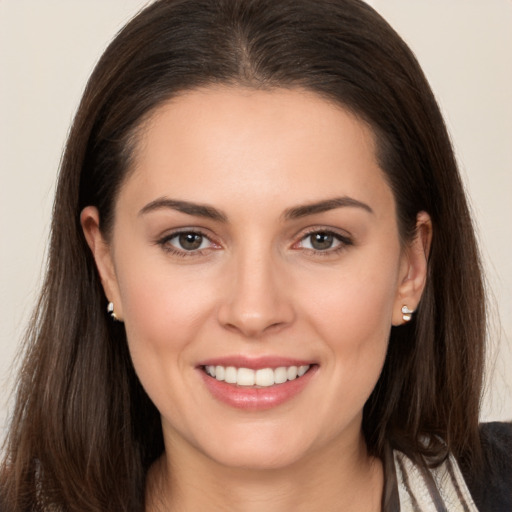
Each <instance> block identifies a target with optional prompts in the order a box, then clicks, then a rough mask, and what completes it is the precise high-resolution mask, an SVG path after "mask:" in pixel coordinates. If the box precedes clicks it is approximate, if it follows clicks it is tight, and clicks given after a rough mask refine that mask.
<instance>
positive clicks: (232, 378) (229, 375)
mask: <svg viewBox="0 0 512 512" xmlns="http://www.w3.org/2000/svg"><path fill="white" fill-rule="evenodd" d="M236 377H237V371H236V368H235V367H234V366H228V367H227V368H226V374H225V375H224V380H225V381H226V382H227V383H228V384H236ZM219 380H220V379H219Z"/></svg>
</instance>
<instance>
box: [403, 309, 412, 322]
mask: <svg viewBox="0 0 512 512" xmlns="http://www.w3.org/2000/svg"><path fill="white" fill-rule="evenodd" d="M413 313H414V311H413V310H412V309H409V308H408V307H407V306H402V318H403V320H404V322H409V321H410V320H411V318H412V314H413Z"/></svg>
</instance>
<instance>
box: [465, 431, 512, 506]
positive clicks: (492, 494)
mask: <svg viewBox="0 0 512 512" xmlns="http://www.w3.org/2000/svg"><path fill="white" fill-rule="evenodd" d="M480 439H481V440H482V449H483V452H484V466H483V471H482V472H481V473H480V474H479V475H474V474H471V473H469V472H468V471H467V469H465V468H464V466H463V464H461V465H460V469H461V471H462V474H463V475H464V479H465V480H466V484H467V486H468V489H469V492H470V493H471V496H472V497H473V500H474V502H475V505H476V506H477V508H478V510H479V512H512V423H499V422H493V423H484V424H483V425H482V427H481V429H480Z"/></svg>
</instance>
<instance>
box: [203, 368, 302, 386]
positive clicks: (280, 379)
mask: <svg viewBox="0 0 512 512" xmlns="http://www.w3.org/2000/svg"><path fill="white" fill-rule="evenodd" d="M309 368H310V365H309V364H308V365H303V366H299V367H297V366H280V367H279V368H260V369H259V370H252V369H250V368H235V367H234V366H227V367H225V366H210V365H209V366H205V371H206V373H207V374H208V375H210V376H211V377H214V378H216V379H217V380H220V381H225V382H227V383H228V384H237V385H238V386H254V385H256V386H259V387H269V386H273V385H274V384H283V383H284V382H286V381H288V380H294V379H296V378H297V377H302V376H303V375H304V374H305V373H306V372H307V371H308V370H309Z"/></svg>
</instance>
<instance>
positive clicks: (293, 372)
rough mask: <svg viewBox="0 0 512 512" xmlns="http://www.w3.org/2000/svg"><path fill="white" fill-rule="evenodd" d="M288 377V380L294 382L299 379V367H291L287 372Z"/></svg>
mask: <svg viewBox="0 0 512 512" xmlns="http://www.w3.org/2000/svg"><path fill="white" fill-rule="evenodd" d="M287 377H288V380H293V379H296V378H297V367H296V366H290V367H289V368H288V370H287Z"/></svg>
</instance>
